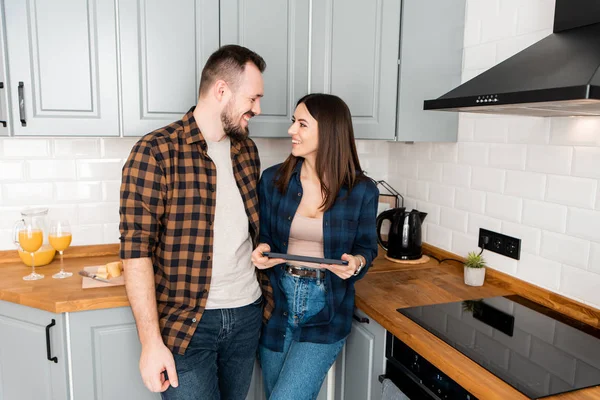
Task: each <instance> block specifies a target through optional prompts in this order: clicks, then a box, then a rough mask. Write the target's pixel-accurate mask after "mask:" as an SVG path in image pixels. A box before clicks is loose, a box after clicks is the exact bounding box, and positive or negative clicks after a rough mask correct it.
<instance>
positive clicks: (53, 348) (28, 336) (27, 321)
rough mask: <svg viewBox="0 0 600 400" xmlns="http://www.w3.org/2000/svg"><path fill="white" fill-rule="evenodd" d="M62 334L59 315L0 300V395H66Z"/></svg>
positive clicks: (57, 399)
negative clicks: (54, 359)
mask: <svg viewBox="0 0 600 400" xmlns="http://www.w3.org/2000/svg"><path fill="white" fill-rule="evenodd" d="M53 321H54V325H52V322H53ZM46 332H48V333H46ZM47 335H48V337H49V339H50V358H53V357H56V361H57V362H54V361H52V360H48V357H49V356H48V353H47V346H46V338H47ZM65 337H66V336H65V322H64V316H63V315H58V314H53V313H49V312H46V311H41V310H38V309H35V308H30V307H25V306H22V305H19V304H14V303H9V302H5V301H0V399H6V400H9V399H40V400H45V399H48V400H64V399H67V398H69V395H68V394H69V386H68V361H67V351H66V348H67V346H66V339H65Z"/></svg>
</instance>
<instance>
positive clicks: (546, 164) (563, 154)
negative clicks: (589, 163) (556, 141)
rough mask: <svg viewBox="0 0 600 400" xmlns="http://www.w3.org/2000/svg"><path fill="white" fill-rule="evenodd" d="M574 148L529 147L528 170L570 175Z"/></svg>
mask: <svg viewBox="0 0 600 400" xmlns="http://www.w3.org/2000/svg"><path fill="white" fill-rule="evenodd" d="M572 158H573V148H571V147H563V146H536V145H532V146H529V148H528V151H527V169H528V170H530V171H534V172H545V173H548V174H558V175H569V173H570V172H571V160H572Z"/></svg>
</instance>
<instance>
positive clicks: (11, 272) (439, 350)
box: [0, 244, 600, 400]
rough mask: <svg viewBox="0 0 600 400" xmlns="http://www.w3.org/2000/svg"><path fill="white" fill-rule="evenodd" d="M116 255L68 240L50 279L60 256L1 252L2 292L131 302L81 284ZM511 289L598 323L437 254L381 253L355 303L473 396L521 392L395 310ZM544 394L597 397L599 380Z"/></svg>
mask: <svg viewBox="0 0 600 400" xmlns="http://www.w3.org/2000/svg"><path fill="white" fill-rule="evenodd" d="M424 249H425V252H426V253H427V254H433V255H435V256H436V257H437V258H460V257H456V255H454V254H452V253H448V252H445V251H443V250H441V249H437V248H435V247H433V246H428V245H424ZM116 260H118V245H116V244H115V245H98V246H79V247H72V248H70V249H69V250H68V251H67V252H66V253H65V259H64V263H65V270H67V271H71V272H73V273H74V275H73V276H72V277H70V278H67V279H62V280H59V279H52V277H51V275H52V274H54V273H55V272H58V270H59V262H58V260H55V261H53V262H52V263H51V264H49V265H47V266H43V267H40V268H39V272H40V273H43V274H45V275H46V277H45V278H44V279H42V280H39V281H29V282H27V281H24V280H23V279H22V278H23V276H25V275H27V274H28V273H29V271H30V268H28V267H26V266H25V265H24V264H22V263H21V262H20V260H19V258H18V255H17V253H16V251H4V252H0V274H2V275H1V276H2V279H0V300H6V301H10V302H13V303H18V304H22V305H26V306H30V307H34V308H38V309H42V310H46V311H50V312H54V313H62V312H75V311H85V310H97V309H104V308H113V307H126V306H129V302H128V300H127V296H126V293H125V287H124V286H119V287H109V288H93V289H85V290H84V289H82V288H81V280H82V277H81V276H79V275H77V272H78V271H79V270H81V269H83V267H85V266H90V265H102V264H105V263H107V262H110V261H116ZM453 264H454V265H453ZM36 270H38V269H37V268H36ZM515 293H516V294H519V295H521V296H523V297H526V298H529V299H531V300H533V301H535V302H538V303H540V304H543V305H545V306H547V307H550V308H552V309H554V310H557V311H559V312H561V313H563V314H566V315H568V316H570V317H572V318H575V319H578V320H580V321H582V322H585V323H587V324H589V325H592V326H595V327H598V328H600V310H596V309H593V308H591V307H588V306H586V305H584V304H581V303H578V302H576V301H573V300H570V299H567V298H565V297H562V296H560V295H558V294H556V293H552V292H548V291H547V290H545V289H541V288H538V287H536V286H533V285H531V284H529V283H526V282H523V281H520V280H518V279H516V278H513V277H511V276H508V275H505V274H502V273H501V272H497V271H495V270H493V269H489V268H488V270H487V271H486V283H485V285H484V286H482V287H469V286H466V285H464V283H463V274H462V267H461V266H460V265H458V263H453V262H446V263H444V264H443V265H442V266H440V265H438V263H437V261H436V260H434V259H432V260H430V261H429V262H428V263H426V264H420V265H403V264H396V263H393V262H391V261H388V260H386V259H385V258H383V257H382V255H380V257H378V258H377V260H376V261H375V263H374V264H373V266H372V267H371V269H370V270H369V273H368V274H367V275H366V276H365V277H364V278H363V279H362V280H361V281H359V282H358V283H357V285H356V305H357V307H359V308H360V309H362V310H363V311H364V312H366V313H367V315H369V316H370V317H371V318H373V319H374V320H376V321H377V322H378V323H379V324H381V325H382V326H383V327H384V328H385V329H387V330H388V331H390V332H392V334H394V335H395V336H396V337H398V338H399V339H400V340H402V341H403V342H405V343H406V344H408V345H409V346H410V347H412V348H413V349H414V350H415V351H417V352H418V353H419V354H421V355H422V356H423V357H425V358H426V359H427V360H429V361H430V362H431V363H433V364H434V365H435V366H437V367H438V368H440V369H441V370H442V371H444V372H445V373H446V374H447V375H448V376H449V377H450V378H452V379H454V380H455V381H456V382H458V383H459V384H460V385H462V386H463V387H465V388H466V389H467V390H469V391H470V392H471V393H473V394H474V395H475V396H477V397H478V398H480V399H492V400H495V399H498V400H506V399H511V400H512V399H515V400H517V399H525V397H524V396H523V395H522V394H521V393H520V392H518V391H516V390H515V389H513V388H512V387H511V386H509V385H508V384H506V383H504V382H503V381H502V380H500V379H499V378H497V377H496V376H494V375H493V374H491V373H489V372H488V371H487V370H485V369H484V368H482V367H480V366H479V365H478V364H476V363H475V362H473V361H471V360H470V359H469V358H467V357H465V356H464V355H462V354H461V353H459V352H458V351H457V350H455V349H453V348H452V347H450V346H448V345H447V344H446V343H444V342H442V341H441V340H439V339H438V338H437V337H435V336H434V335H432V334H431V333H429V332H427V331H426V330H425V329H423V328H421V327H420V326H419V325H417V324H416V323H414V322H412V321H411V320H410V319H408V318H406V317H404V316H403V315H402V314H400V313H398V312H397V311H396V309H397V308H400V307H410V306H421V305H428V304H437V303H445V302H454V301H461V300H469V299H479V298H484V297H493V296H504V295H508V294H515ZM547 399H558V400H577V399H578V400H600V387H595V388H590V389H585V390H579V391H576V392H571V393H566V394H563V395H559V396H553V397H548V398H547Z"/></svg>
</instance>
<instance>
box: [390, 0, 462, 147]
mask: <svg viewBox="0 0 600 400" xmlns="http://www.w3.org/2000/svg"><path fill="white" fill-rule="evenodd" d="M464 31H465V0H402V23H401V33H400V37H401V40H400V56H399V64H400V69H399V72H398V73H399V76H400V79H399V81H398V116H397V130H396V140H398V141H410V142H412V141H414V142H455V141H456V139H457V135H458V113H450V112H439V111H425V110H423V101H424V100H429V99H435V98H437V97H439V96H440V95H441V94H443V93H446V92H448V91H450V90H451V89H453V88H455V87H456V86H458V85H459V84H460V81H461V74H462V55H463V37H464Z"/></svg>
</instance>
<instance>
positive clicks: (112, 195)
mask: <svg viewBox="0 0 600 400" xmlns="http://www.w3.org/2000/svg"><path fill="white" fill-rule="evenodd" d="M120 189H121V181H120V180H118V181H105V182H102V201H107V202H115V201H116V202H118V201H119V195H120ZM404 193H406V192H404Z"/></svg>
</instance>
